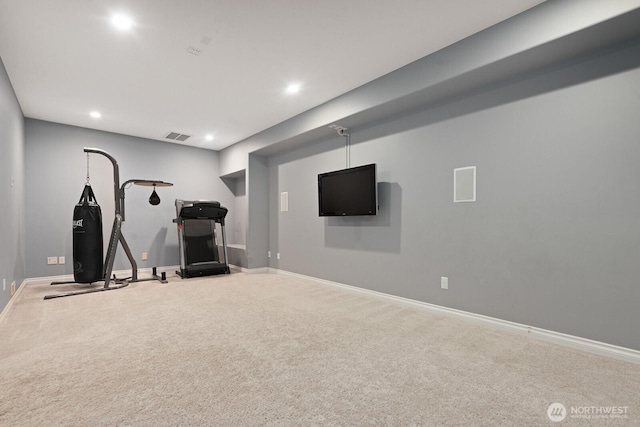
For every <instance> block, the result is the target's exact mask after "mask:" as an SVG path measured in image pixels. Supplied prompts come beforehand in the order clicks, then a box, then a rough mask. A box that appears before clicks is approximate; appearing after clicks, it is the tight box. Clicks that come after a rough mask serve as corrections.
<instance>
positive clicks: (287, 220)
mask: <svg viewBox="0 0 640 427" xmlns="http://www.w3.org/2000/svg"><path fill="white" fill-rule="evenodd" d="M638 57H640V47H639V46H638V45H634V46H627V47H625V48H619V49H618V50H615V51H612V52H609V53H608V54H607V55H604V56H599V57H594V58H591V59H589V60H585V61H583V62H580V63H569V64H564V65H562V66H558V67H556V68H555V69H553V70H546V72H545V73H538V74H535V75H530V76H528V78H526V79H523V80H519V81H511V82H505V83H503V84H501V85H494V86H493V87H492V88H491V89H490V90H489V89H487V90H485V91H484V92H482V93H479V94H475V95H469V96H467V97H465V98H462V99H459V100H458V101H455V102H450V103H447V104H444V105H440V106H437V107H434V108H430V109H427V110H424V111H414V112H413V113H412V114H406V115H404V116H401V117H397V118H394V119H388V120H387V121H383V122H379V123H377V124H374V125H368V126H363V127H361V128H356V129H351V133H352V144H353V146H352V149H351V165H352V166H356V165H361V164H367V163H377V166H378V180H379V182H380V184H379V203H380V212H379V215H378V216H377V217H375V218H369V217H360V218H357V217H354V218H320V217H318V214H317V174H318V173H321V172H327V171H330V170H335V169H341V168H344V166H345V160H344V159H345V155H344V138H342V137H340V136H338V135H335V136H333V137H329V138H325V139H320V140H317V141H314V142H313V144H311V145H307V146H304V147H303V148H299V149H296V150H293V151H288V152H286V153H284V154H277V155H274V156H272V157H270V158H269V160H268V165H269V182H270V190H269V191H270V196H269V202H270V207H269V212H270V225H269V227H270V235H269V246H270V247H269V249H270V250H271V251H272V252H274V253H275V252H280V253H281V259H280V260H279V261H278V260H276V259H275V257H272V258H271V260H270V265H271V266H272V267H277V268H280V269H284V270H288V271H292V272H296V273H301V274H305V275H309V276H314V277H318V278H323V279H328V280H332V281H337V282H341V283H345V284H349V285H354V286H358V287H362V288H366V289H372V290H376V291H381V292H385V293H388V294H392V295H399V296H402V297H407V298H411V299H415V300H419V301H426V302H429V303H434V304H438V305H442V306H447V307H452V308H456V309H461V310H466V311H470V312H473V313H479V314H483V315H488V316H492V317H496V318H501V319H506V320H510V321H514V322H519V323H523V324H527V325H533V326H536V327H541V328H545V329H550V330H554V331H558V332H563V333H567V334H571V335H576V336H581V337H586V338H589V339H594V340H597V341H603V342H608V343H611V344H616V345H620V346H624V347H628V348H633V349H637V350H640V335H639V334H638V333H637V325H638V324H640V310H638V301H640V286H638V277H640V262H639V259H640V191H638V185H639V183H640V168H638V166H637V163H638V159H639V158H640V144H638V142H639V141H638V137H639V135H640V120H639V117H638V111H640V68H637V65H636V67H635V68H632V69H630V70H629V64H628V63H627V60H628V58H638ZM636 62H637V61H636ZM594 70H597V72H598V76H593V78H590V77H589V76H590V75H591V73H593V72H594ZM595 77H597V78H595ZM464 166H477V197H478V201H477V202H475V203H455V204H454V203H453V169H454V168H457V167H464ZM283 191H287V192H288V193H289V211H288V212H279V206H278V200H279V195H280V192H283ZM441 276H447V277H448V278H449V290H442V289H440V277H441Z"/></svg>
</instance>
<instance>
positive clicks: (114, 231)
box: [44, 147, 173, 299]
mask: <svg viewBox="0 0 640 427" xmlns="http://www.w3.org/2000/svg"><path fill="white" fill-rule="evenodd" d="M84 151H85V152H86V153H97V154H101V155H103V156H105V157H106V158H108V159H109V160H111V163H112V164H113V182H114V192H115V206H116V214H115V218H114V220H113V227H112V228H111V237H110V239H109V248H108V249H107V256H106V258H105V261H104V274H103V279H101V280H97V281H96V282H104V286H102V287H101V288H94V289H85V290H82V291H74V292H66V293H62V294H56V295H46V296H45V297H44V299H52V298H62V297H68V296H73V295H83V294H90V293H94V292H103V291H112V290H115V289H122V288H124V287H126V286H128V285H129V283H134V282H143V281H148V280H158V281H159V282H160V283H167V276H166V273H165V272H162V273H161V275H160V276H158V274H157V271H156V267H153V277H152V278H150V279H138V264H137V263H136V259H135V258H134V256H133V254H132V253H131V250H130V249H129V245H128V244H127V241H126V240H125V238H124V236H123V235H122V223H123V222H124V189H125V187H126V186H127V185H128V184H131V183H133V184H136V185H145V186H153V187H154V193H155V187H168V186H171V185H173V184H172V183H170V182H164V181H156V180H148V179H130V180H128V181H127V182H125V183H124V184H122V186H120V172H119V168H118V162H117V161H116V159H115V158H113V156H111V155H110V154H109V153H107V152H106V151H103V150H100V149H97V148H86V147H85V149H84ZM156 204H157V203H156ZM118 243H120V244H121V245H122V249H124V252H125V253H126V255H127V258H128V259H129V262H130V263H131V277H130V278H127V279H116V277H115V276H113V277H112V276H111V275H112V273H113V263H114V261H115V259H116V249H117V248H118ZM111 282H114V283H115V285H111ZM63 283H77V282H53V283H51V284H52V285H53V284H63Z"/></svg>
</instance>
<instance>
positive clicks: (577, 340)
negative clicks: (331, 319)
mask: <svg viewBox="0 0 640 427" xmlns="http://www.w3.org/2000/svg"><path fill="white" fill-rule="evenodd" d="M269 273H275V274H283V275H286V276H292V277H297V278H300V279H306V280H310V281H313V282H316V283H320V284H323V285H329V286H335V287H339V288H342V289H346V290H348V291H351V292H358V293H362V294H367V295H370V296H374V297H376V298H381V299H384V300H387V301H394V302H396V303H400V304H405V305H410V306H412V307H416V308H420V309H423V310H427V311H430V312H432V313H438V314H443V315H448V316H454V317H457V318H462V319H465V320H468V321H471V322H474V323H479V324H482V325H484V326H489V327H491V328H495V329H500V330H504V331H509V332H515V333H517V334H520V335H527V336H531V337H534V338H537V339H540V340H543V341H547V342H551V343H554V344H559V345H563V346H565V347H571V348H574V349H578V350H582V351H585V352H588V353H593V354H598V355H601V356H607V357H611V358H613V359H618V360H623V361H625V362H631V363H638V364H640V351H638V350H633V349H630V348H625V347H620V346H617V345H613V344H607V343H603V342H600V341H594V340H590V339H587V338H581V337H577V336H573V335H568V334H563V333H561V332H554V331H550V330H547V329H542V328H536V327H534V326H528V325H524V324H522V323H516V322H510V321H508V320H502V319H497V318H495V317H489V316H484V315H482V314H475V313H470V312H467V311H462V310H456V309H453V308H448V307H443V306H439V305H435V304H429V303H426V302H422V301H417V300H412V299H409V298H403V297H398V296H395V295H390V294H385V293H382V292H377V291H372V290H369V289H364V288H358V287H356V286H351V285H345V284H343V283H337V282H332V281H329V280H324V279H318V278H316V277H312V276H305V275H303V274H298V273H292V272H290V271H285V270H278V269H275V268H269Z"/></svg>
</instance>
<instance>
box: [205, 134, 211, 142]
mask: <svg viewBox="0 0 640 427" xmlns="http://www.w3.org/2000/svg"><path fill="white" fill-rule="evenodd" d="M204 139H206V140H207V141H213V135H207V136H205V137H204Z"/></svg>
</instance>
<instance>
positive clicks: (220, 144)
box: [0, 0, 542, 150]
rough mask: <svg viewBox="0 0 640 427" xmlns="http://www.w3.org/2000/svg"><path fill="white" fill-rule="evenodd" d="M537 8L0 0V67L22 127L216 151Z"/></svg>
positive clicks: (362, 1)
mask: <svg viewBox="0 0 640 427" xmlns="http://www.w3.org/2000/svg"><path fill="white" fill-rule="evenodd" d="M539 3H542V1H541V0H509V1H505V0H483V1H477V0H375V1H372V0H323V1H317V0H262V1H260V0H235V1H228V0H185V1H170V0H123V1H119V2H104V1H99V0H56V1H50V0H0V56H1V57H2V60H3V62H4V65H5V67H6V69H7V72H8V74H9V78H10V80H11V83H12V85H13V87H14V89H15V92H16V94H17V97H18V100H19V102H20V105H21V106H22V109H23V112H24V114H25V116H26V117H30V118H35V119H41V120H47V121H52V122H58V123H64V124H70V125H75V126H81V127H86V128H92V129H99V130H105V131H110V132H116V133H122V134H127V135H132V136H138V137H143V138H150V139H156V140H159V141H165V142H172V143H179V144H185V145H192V146H196V147H203V148H208V149H213V150H219V149H222V148H224V147H227V146H229V145H231V144H234V143H236V142H238V141H241V140H243V139H245V138H247V137H249V136H251V135H254V134H256V133H258V132H260V131H262V130H264V129H267V128H269V127H271V126H273V125H275V124H278V123H280V122H282V121H284V120H286V119H289V118H291V117H293V116H295V115H297V114H300V113H302V112H304V111H306V110H308V109H310V108H313V107H315V106H317V105H320V104H322V103H324V102H326V101H328V100H330V99H332V98H335V97H336V96H339V95H341V94H343V93H345V92H348V91H350V90H352V89H355V88H356V87H358V86H361V85H363V84H365V83H367V82H369V81H371V80H374V79H376V78H378V77H380V76H382V75H384V74H387V73H389V72H391V71H394V70H396V69H398V68H400V67H402V66H404V65H406V64H408V63H410V62H413V61H415V60H417V59H420V58H422V57H424V56H427V55H429V54H430V53H433V52H435V51H437V50H440V49H442V48H443V47H446V46H448V45H450V44H452V43H454V42H456V41H459V40H461V39H463V38H465V37H467V36H469V35H472V34H474V33H476V32H478V31H481V30H483V29H484V28H487V27H489V26H492V25H494V24H496V23H498V22H500V21H503V20H505V19H507V18H509V17H511V16H513V15H516V14H518V13H520V12H522V11H524V10H526V9H529V8H531V7H533V6H535V5H537V4H539ZM116 5H117V6H116ZM114 13H126V14H128V15H129V16H130V17H131V19H132V20H133V22H134V24H133V27H132V28H131V29H130V30H128V31H117V30H116V29H115V28H114V27H113V25H112V24H111V16H112V15H113V14H114ZM291 83H297V84H299V85H300V90H299V92H298V93H296V94H289V93H287V92H286V91H285V89H286V88H287V86H288V85H289V84H291ZM91 111H99V112H100V113H101V117H100V118H98V119H96V118H92V117H91V116H90V115H89V113H90V112H91ZM173 129H178V130H181V132H179V133H180V134H183V132H184V133H186V134H187V135H190V136H191V137H189V138H188V139H186V140H185V141H180V140H178V139H175V140H169V139H167V138H166V135H167V132H168V130H173ZM176 133H177V132H176ZM207 135H209V139H211V140H208V139H207V138H206V136H207Z"/></svg>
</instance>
